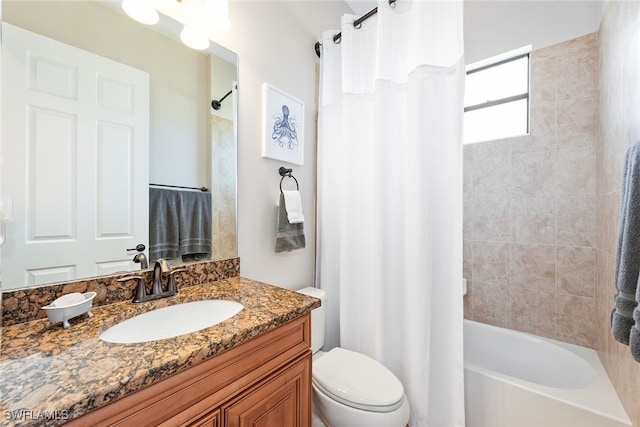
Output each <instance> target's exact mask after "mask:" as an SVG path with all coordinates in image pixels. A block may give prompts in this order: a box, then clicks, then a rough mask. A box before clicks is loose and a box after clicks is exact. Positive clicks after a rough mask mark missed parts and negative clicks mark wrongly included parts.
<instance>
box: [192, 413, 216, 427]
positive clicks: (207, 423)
mask: <svg viewBox="0 0 640 427" xmlns="http://www.w3.org/2000/svg"><path fill="white" fill-rule="evenodd" d="M192 427H220V410H219V409H216V410H215V411H213V413H211V414H208V415H206V416H204V417H202V418H201V419H199V420H198V421H196V422H195V423H193V424H192Z"/></svg>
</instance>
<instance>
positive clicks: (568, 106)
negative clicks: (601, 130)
mask: <svg viewBox="0 0 640 427" xmlns="http://www.w3.org/2000/svg"><path fill="white" fill-rule="evenodd" d="M597 101H598V100H597V98H596V97H592V98H581V99H574V100H569V101H563V102H560V103H558V135H557V138H558V139H557V146H558V149H559V150H565V149H570V148H579V147H595V145H596V135H597V130H598V127H597V124H598V122H597V120H596V119H597V114H598V102H597ZM559 167H561V164H560V163H559Z"/></svg>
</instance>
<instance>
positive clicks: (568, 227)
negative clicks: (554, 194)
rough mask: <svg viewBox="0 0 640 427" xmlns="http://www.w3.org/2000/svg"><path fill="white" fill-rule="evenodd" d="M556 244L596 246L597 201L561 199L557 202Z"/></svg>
mask: <svg viewBox="0 0 640 427" xmlns="http://www.w3.org/2000/svg"><path fill="white" fill-rule="evenodd" d="M556 209H557V215H556V227H557V228H556V244H557V245H563V246H590V247H591V246H594V245H595V242H596V199H595V198H593V197H580V198H574V197H559V198H558V199H557V200H556Z"/></svg>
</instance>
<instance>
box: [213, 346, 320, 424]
mask: <svg viewBox="0 0 640 427" xmlns="http://www.w3.org/2000/svg"><path fill="white" fill-rule="evenodd" d="M310 382H311V358H310V357H306V358H304V359H302V360H301V361H299V362H298V363H296V364H295V365H293V366H291V367H289V368H286V369H285V370H284V371H282V372H281V373H279V374H277V375H276V376H275V377H273V378H271V379H269V380H266V381H265V382H263V383H261V384H260V385H258V386H256V387H254V388H252V389H250V390H248V391H247V392H246V393H245V394H244V395H242V396H241V397H240V398H239V399H237V400H236V401H234V402H233V403H231V404H229V405H228V406H226V407H224V409H223V412H224V420H225V424H224V425H225V427H310V425H311V404H310V402H311V395H310V391H309V389H310Z"/></svg>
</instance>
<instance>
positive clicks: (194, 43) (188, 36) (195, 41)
mask: <svg viewBox="0 0 640 427" xmlns="http://www.w3.org/2000/svg"><path fill="white" fill-rule="evenodd" d="M180 40H182V43H184V44H186V45H187V46H189V47H190V48H191V49H195V50H204V49H206V48H208V47H209V39H208V38H207V37H205V36H203V35H202V34H200V33H199V32H198V31H196V30H194V29H193V28H191V27H187V26H186V25H185V27H184V29H183V30H182V32H181V33H180Z"/></svg>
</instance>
